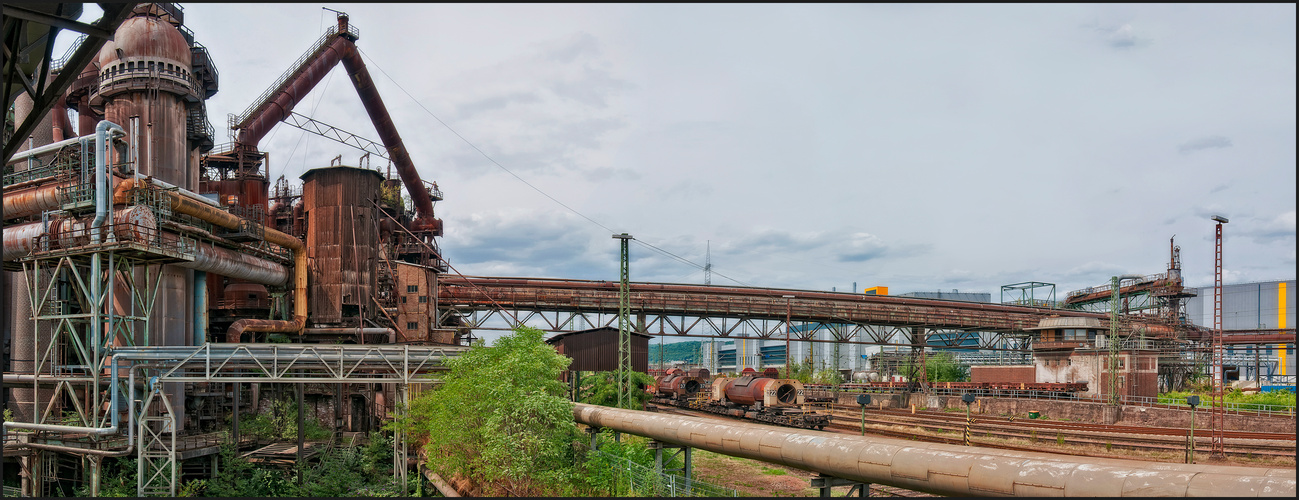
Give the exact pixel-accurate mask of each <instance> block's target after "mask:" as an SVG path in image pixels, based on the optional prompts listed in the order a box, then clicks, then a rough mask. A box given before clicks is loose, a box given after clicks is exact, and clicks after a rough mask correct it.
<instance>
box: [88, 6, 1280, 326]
mask: <svg viewBox="0 0 1299 500" xmlns="http://www.w3.org/2000/svg"><path fill="white" fill-rule="evenodd" d="M87 5H88V6H89V7H88V8H87V10H88V11H89V12H90V13H92V14H93V15H89V14H88V16H87V17H88V19H94V18H96V17H98V9H96V8H94V7H93V4H87ZM322 6H325V7H329V8H332V9H336V10H342V11H346V12H347V13H348V14H350V16H351V22H352V24H353V25H354V26H356V27H358V28H359V29H360V39H359V40H358V41H357V45H358V46H359V47H360V48H361V50H362V51H363V53H364V55H365V57H366V62H367V64H368V65H369V70H370V73H371V74H372V76H373V78H374V81H375V84H376V85H377V87H378V89H379V92H380V93H381V95H382V96H383V98H384V101H385V102H386V104H387V106H388V109H389V110H390V111H391V113H392V115H393V120H394V122H395V123H396V126H397V128H398V129H399V131H400V133H401V135H402V137H403V139H404V140H405V143H406V146H407V148H408V149H409V150H410V153H411V157H412V158H413V159H414V162H415V164H416V166H417V167H418V169H419V171H420V175H421V176H422V177H423V178H424V179H425V180H430V181H437V183H438V185H439V186H440V187H441V189H442V191H443V192H444V193H445V195H446V200H445V201H442V202H439V203H438V204H437V206H436V210H437V212H438V215H439V216H440V217H441V218H443V219H444V220H445V223H446V226H445V227H446V236H445V237H444V238H442V239H441V247H442V249H443V251H444V253H445V255H446V257H447V258H448V259H449V260H450V262H451V264H452V265H453V266H454V267H455V268H456V269H457V270H459V271H460V272H461V273H464V274H472V275H490V276H530V277H554V278H577V279H602V280H616V279H617V278H618V242H617V240H614V239H612V238H611V237H610V236H611V233H612V232H624V231H625V232H628V233H631V234H632V235H633V236H634V237H636V238H637V239H638V240H641V241H644V242H646V243H649V244H652V245H654V246H657V247H659V248H662V249H664V250H666V251H668V252H671V253H674V254H676V255H678V256H680V257H683V258H685V259H687V260H689V261H692V262H694V263H697V264H700V265H702V264H703V263H704V261H705V248H706V246H707V245H708V244H709V243H708V242H711V253H712V263H713V269H714V275H713V278H712V282H713V284H715V285H730V284H735V283H736V282H735V281H732V280H731V279H734V280H738V281H739V282H742V283H744V284H748V285H754V286H772V287H789V288H800V289H813V290H830V289H832V288H837V289H838V290H839V291H850V290H851V289H852V286H853V283H854V282H856V283H857V285H858V288H859V289H864V288H866V287H870V286H876V285H886V286H888V287H889V288H890V291H891V292H893V293H903V292H911V291H935V290H943V291H951V290H952V289H959V290H961V291H962V292H989V293H991V294H992V296H993V300H994V301H996V300H998V295H999V290H1000V287H1001V286H1002V285H1005V284H1010V283H1017V282H1024V281H1042V282H1050V283H1055V284H1056V285H1057V294H1058V296H1059V297H1060V298H1063V297H1064V294H1065V293H1067V292H1068V291H1070V290H1076V289H1079V288H1084V287H1088V286H1093V285H1099V284H1105V283H1108V282H1109V278H1110V277H1111V276H1114V275H1117V274H1127V273H1135V274H1153V273H1158V272H1163V271H1165V269H1166V267H1167V262H1168V253H1169V252H1168V240H1169V238H1170V237H1172V236H1173V235H1176V237H1177V244H1178V245H1180V246H1181V248H1182V261H1183V270H1184V274H1185V276H1186V279H1187V284H1188V285H1190V286H1204V285H1212V283H1213V225H1214V224H1213V222H1212V221H1210V220H1209V217H1210V216H1212V215H1215V214H1220V215H1223V216H1225V217H1228V218H1229V219H1230V220H1231V222H1230V223H1229V224H1227V226H1226V228H1225V229H1224V234H1225V242H1224V258H1223V261H1224V267H1225V273H1226V276H1225V281H1226V282H1228V283H1238V282H1248V281H1259V280H1274V279H1293V278H1294V277H1295V193H1296V188H1295V171H1296V158H1295V137H1296V130H1295V112H1296V111H1295V110H1296V102H1295V96H1296V85H1295V81H1296V80H1295V65H1296V54H1295V47H1296V38H1295V19H1296V12H1295V5H1292V4H1291V5H1202V4H1194V5H1074V4H1069V5H1038V6H1033V5H841V4H835V5H779V4H761V5H735V4H726V5H634V4H632V5H625V4H624V5H586V4H583V5H499V4H485V5H418V4H334V3H329V4H313V3H301V4H216V3H214V4H188V5H185V6H184V7H185V16H186V17H185V24H186V25H187V26H189V27H190V29H192V30H193V31H194V33H195V35H196V37H197V40H198V41H199V42H200V43H202V44H204V45H206V46H207V47H208V49H209V50H210V52H211V55H212V58H213V60H214V61H215V63H216V65H217V68H218V69H219V70H220V91H219V92H218V93H217V94H216V96H215V97H214V98H212V99H211V100H210V101H209V102H208V110H209V113H210V116H211V121H212V123H213V124H214V125H216V126H217V130H218V135H219V136H221V137H219V138H218V140H217V142H218V143H221V142H226V141H227V138H226V137H225V134H224V132H223V130H224V127H225V124H226V115H227V114H228V113H239V112H242V111H243V110H244V108H245V107H247V106H248V105H249V104H250V103H251V102H252V101H253V99H255V98H256V97H257V96H258V95H260V94H261V93H262V92H263V91H264V90H265V89H266V88H267V87H268V86H269V85H270V84H271V83H272V82H273V81H274V80H275V79H276V78H277V77H278V76H279V75H280V74H281V73H283V72H284V71H286V70H287V69H288V68H289V66H290V65H291V64H293V62H294V61H295V60H296V59H297V58H298V57H299V56H300V55H301V54H302V53H303V52H305V51H306V50H307V49H308V48H310V46H311V44H312V43H313V42H314V41H315V40H316V39H317V38H318V37H319V36H320V34H321V33H322V32H323V30H324V28H325V27H327V26H329V25H330V24H333V23H335V20H334V15H333V14H332V13H330V12H326V11H324V10H322V9H321V7H322ZM385 73H386V76H385ZM389 77H391V79H390V78H389ZM403 89H404V91H403ZM407 92H409V94H410V96H408V95H407ZM411 96H413V97H414V99H412V97H411ZM416 100H418V103H417V101H416ZM421 106H422V107H421ZM423 108H427V111H426V110H425V109H423ZM295 111H297V112H299V113H301V114H304V115H308V116H312V117H314V118H316V119H318V120H320V121H323V122H326V123H329V124H332V125H335V126H337V127H339V128H342V129H345V130H348V131H350V132H354V133H356V134H358V135H361V136H364V137H368V138H371V139H374V140H376V141H377V140H378V134H377V133H376V132H375V131H374V127H373V126H372V125H371V124H370V123H369V120H368V119H367V117H366V114H365V111H364V108H363V107H362V105H361V103H360V101H359V99H358V98H357V96H356V92H355V91H354V90H353V89H352V88H351V86H350V85H349V83H348V80H347V75H346V73H345V72H344V70H343V69H342V67H341V65H340V66H339V67H338V68H335V70H334V71H333V72H332V73H331V75H330V76H329V77H328V78H327V79H326V80H325V81H324V82H322V83H321V84H320V85H319V86H318V87H317V89H316V90H315V91H313V92H312V93H311V94H310V95H309V96H308V97H307V98H306V99H305V100H304V101H303V102H302V103H301V104H299V105H298V106H297V108H296V109H295ZM430 112H431V113H432V114H430ZM433 115H436V116H437V117H438V118H440V119H441V120H442V121H444V122H445V123H446V125H449V127H450V129H454V131H455V132H458V133H459V135H460V136H463V137H464V139H467V140H468V142H469V143H472V145H473V146H476V147H477V148H478V149H480V150H481V151H482V152H483V153H486V155H488V156H490V157H491V158H492V159H494V160H495V161H496V162H498V163H499V164H500V165H501V166H503V167H504V168H505V169H508V170H509V171H512V172H513V173H514V174H517V175H518V176H519V177H521V178H522V179H524V180H526V181H527V182H528V183H531V184H532V185H533V186H536V187H537V188H539V189H540V190H541V191H544V192H545V193H546V194H548V195H549V196H551V197H553V198H555V199H557V200H559V201H560V202H562V203H563V204H565V205H567V206H568V207H571V208H572V210H569V209H567V208H564V207H563V206H560V205H559V204H557V203H556V202H555V201H552V200H550V199H548V198H547V197H545V196H543V195H542V194H539V193H538V192H537V191H534V190H533V189H532V188H530V187H528V185H527V184H524V183H523V182H521V181H520V180H518V179H516V178H515V177H513V176H511V175H510V174H509V173H507V172H506V171H505V170H503V169H502V168H501V167H500V166H497V165H495V164H493V163H492V162H491V161H489V160H488V159H487V158H485V157H484V156H483V155H482V154H480V153H479V152H478V151H476V150H475V149H474V147H473V146H470V144H468V143H466V142H465V141H464V140H462V139H461V138H460V137H457V135H456V134H455V133H453V132H452V131H451V130H450V129H448V128H447V127H446V126H444V125H442V124H440V123H439V122H438V120H436V119H434V117H433ZM261 146H262V149H263V150H266V151H270V153H271V174H270V175H271V177H272V179H274V178H275V177H278V176H279V175H281V174H283V175H286V176H287V177H288V178H290V179H292V180H294V181H295V182H298V181H297V177H298V176H299V175H301V173H302V172H304V171H305V170H307V169H309V168H315V167H320V166H326V165H328V163H329V160H330V159H331V158H333V157H334V156H336V155H339V154H341V155H342V156H343V158H344V160H345V162H346V163H355V159H356V158H357V157H358V156H359V155H360V152H358V151H355V150H352V149H350V148H348V147H346V146H343V145H340V144H338V143H334V142H331V141H329V140H327V139H323V138H320V137H317V136H314V135H311V134H306V133H304V132H302V131H300V130H298V129H295V128H292V127H290V126H288V125H280V126H278V127H277V128H276V130H274V131H273V132H272V133H271V134H269V135H268V136H267V139H264V140H263V141H262V144H261ZM574 211H576V213H575V212H574ZM579 214H580V215H579ZM587 218H589V219H592V220H594V221H595V222H591V221H589V220H587ZM597 223H598V224H597ZM631 252H632V263H631V278H632V280H633V281H658V282H678V283H703V281H704V272H703V271H702V270H700V269H699V268H697V267H693V266H690V265H687V264H685V263H682V262H679V261H677V260H675V259H673V258H671V257H668V256H665V255H662V254H660V253H657V252H654V251H652V250H651V249H649V248H647V247H645V246H641V245H636V244H633V245H632V250H631ZM728 278H729V279H728Z"/></svg>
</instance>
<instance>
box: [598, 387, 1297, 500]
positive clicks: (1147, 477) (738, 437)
mask: <svg viewBox="0 0 1299 500" xmlns="http://www.w3.org/2000/svg"><path fill="white" fill-rule="evenodd" d="M573 416H574V418H575V419H576V420H577V421H578V422H580V423H582V424H586V425H589V426H592V427H597V428H608V429H612V430H614V431H617V432H625V433H628V434H635V435H638V436H646V437H649V438H652V439H654V440H656V441H661V442H664V443H671V444H674V445H680V446H688V447H691V448H698V449H701V450H708V451H711V452H714V453H721V454H724V455H731V456H736V457H743V458H749V459H754V460H761V461H764V462H770V463H773V464H780V465H786V466H789V467H794V468H798V469H803V470H807V471H814V472H819V473H821V474H822V475H824V476H828V477H832V478H840V479H846V480H850V481H855V482H861V483H877V484H886V485H890V486H897V487H900V488H906V489H909V490H915V491H924V492H929V493H934V494H938V495H951V496H969V497H985V496H1028V497H1047V496H1070V497H1154V496H1224V497H1254V496H1268V497H1271V496H1276V497H1286V498H1289V497H1293V496H1294V495H1295V488H1296V480H1295V471H1294V469H1293V468H1289V469H1267V468H1257V467H1238V466H1226V465H1185V464H1170V463H1158V462H1142V461H1134V460H1122V459H1096V458H1086V459H1083V458H1080V457H1071V456H1061V455H1052V454H1049V453H1033V452H1021V451H1006V450H995V449H985V448H969V447H965V446H959V445H948V444H938V443H916V442H914V441H906V440H901V439H891V438H883V437H873V436H872V437H866V436H854V435H845V434H829V433H824V432H815V431H808V430H801V429H786V428H779V427H771V426H765V425H757V424H750V423H741V422H729V421H719V420H716V419H704V418H698V417H687V416H682V415H664V414H659V413H653V412H643V411H631V410H623V409H618V408H608V407H604V406H595V405H588V404H581V403H579V404H577V405H576V407H575V408H574V409H573Z"/></svg>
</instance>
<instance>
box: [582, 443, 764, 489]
mask: <svg viewBox="0 0 1299 500" xmlns="http://www.w3.org/2000/svg"><path fill="white" fill-rule="evenodd" d="M588 453H593V454H596V455H599V456H601V457H604V458H607V459H609V460H611V461H613V462H614V463H615V467H616V468H617V470H618V479H617V480H616V482H615V489H617V490H618V492H617V494H619V495H621V494H623V493H626V494H629V495H630V496H639V497H738V496H740V493H739V492H738V491H736V490H735V489H733V488H727V487H725V486H718V485H715V484H711V483H706V482H704V481H698V480H695V479H694V478H687V477H684V476H680V475H677V474H671V473H666V472H663V473H660V472H656V471H655V470H654V469H653V468H652V467H646V466H644V465H641V464H638V463H636V462H633V461H631V460H629V459H626V458H623V457H620V456H616V455H610V454H608V453H605V452H602V451H600V450H591V451H589V452H588Z"/></svg>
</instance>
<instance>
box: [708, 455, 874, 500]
mask: <svg viewBox="0 0 1299 500" xmlns="http://www.w3.org/2000/svg"><path fill="white" fill-rule="evenodd" d="M691 461H692V462H693V464H692V466H693V468H694V471H693V472H694V477H695V479H697V480H700V481H705V482H708V483H711V484H715V485H718V486H725V487H728V488H734V489H735V490H736V491H738V492H739V493H740V496H756V497H815V496H820V492H819V491H818V490H817V489H816V488H813V487H812V483H811V480H812V478H813V477H815V474H813V473H811V472H807V471H804V470H799V469H794V468H790V467H784V466H780V465H773V464H768V463H765V462H759V461H757V460H749V459H745V458H736V457H730V456H726V455H720V454H717V453H712V452H709V451H704V450H699V449H696V450H694V452H693V453H692V457H691ZM850 488H851V487H850V486H837V487H835V488H834V495H835V496H843V495H844V494H846V493H848V490H849V489H850Z"/></svg>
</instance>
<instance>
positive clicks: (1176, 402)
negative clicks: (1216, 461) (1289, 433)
mask: <svg viewBox="0 0 1299 500" xmlns="http://www.w3.org/2000/svg"><path fill="white" fill-rule="evenodd" d="M1160 399H1162V400H1163V401H1162V402H1161V401H1160ZM1120 402H1122V403H1123V404H1125V405H1133V406H1151V407H1160V408H1174V409H1190V405H1188V404H1186V399H1185V398H1176V399H1174V398H1168V397H1164V398H1152V397H1139V396H1122V397H1120ZM1210 405H1211V403H1210V402H1209V401H1207V400H1206V401H1204V403H1203V405H1202V406H1200V407H1199V408H1198V409H1197V411H1209V409H1210ZM1222 406H1223V412H1224V413H1227V414H1231V415H1250V416H1268V417H1290V418H1294V416H1295V407H1293V406H1286V405H1269V404H1262V403H1233V402H1230V401H1224V402H1223V403H1222Z"/></svg>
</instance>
